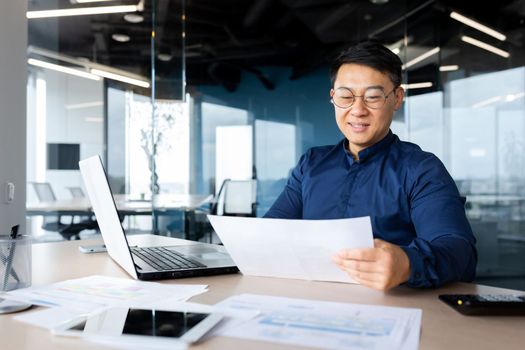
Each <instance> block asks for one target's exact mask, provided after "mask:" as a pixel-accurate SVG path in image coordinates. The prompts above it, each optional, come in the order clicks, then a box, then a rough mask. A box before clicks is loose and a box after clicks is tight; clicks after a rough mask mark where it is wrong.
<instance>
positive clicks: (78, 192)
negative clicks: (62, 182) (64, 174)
mask: <svg viewBox="0 0 525 350" xmlns="http://www.w3.org/2000/svg"><path fill="white" fill-rule="evenodd" d="M66 188H67V189H68V190H69V192H70V193H71V197H73V198H86V195H85V194H84V191H82V187H76V186H72V187H66Z"/></svg>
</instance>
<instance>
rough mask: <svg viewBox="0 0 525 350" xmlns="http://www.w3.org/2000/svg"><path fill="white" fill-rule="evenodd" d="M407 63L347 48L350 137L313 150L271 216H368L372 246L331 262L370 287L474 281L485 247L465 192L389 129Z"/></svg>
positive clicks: (343, 80) (364, 47)
mask: <svg viewBox="0 0 525 350" xmlns="http://www.w3.org/2000/svg"><path fill="white" fill-rule="evenodd" d="M401 64H402V63H401V60H400V59H399V57H398V56H397V55H395V54H394V53H392V52H391V51H390V50H388V49H387V48H385V47H384V46H382V45H380V44H376V43H372V42H364V43H360V44H357V45H355V46H353V47H350V48H349V49H347V50H345V51H343V52H342V53H341V54H340V55H339V57H338V58H337V59H336V60H335V62H334V63H333V65H332V67H331V80H332V89H331V90H330V96H331V97H332V100H331V102H332V103H333V105H334V108H335V118H336V122H337V125H338V126H339V129H340V130H341V132H342V133H343V135H344V136H345V139H344V140H342V141H341V142H339V143H338V144H336V145H334V146H323V147H314V148H311V149H310V150H308V151H307V152H306V153H305V154H304V155H303V156H302V157H301V159H300V160H299V164H298V165H297V166H296V168H295V169H294V170H293V172H292V175H291V177H290V179H289V180H288V183H287V185H286V187H285V189H284V191H283V192H282V193H281V195H280V196H279V197H278V198H277V200H276V202H275V203H274V204H273V206H272V207H271V208H270V210H269V211H268V213H266V215H265V217H271V218H288V219H336V218H348V217H360V216H370V217H371V220H372V230H373V233H374V237H375V239H374V248H367V249H343V250H341V251H340V252H339V253H338V254H336V255H335V256H334V257H332V259H333V260H334V262H335V263H336V264H337V265H338V266H339V267H340V268H341V269H342V270H344V271H346V272H347V273H348V275H350V276H351V277H352V278H353V279H354V280H356V281H358V282H359V283H361V284H363V285H365V286H369V287H371V288H375V289H378V290H387V289H390V288H393V287H395V286H397V285H400V284H402V283H406V284H407V285H409V286H412V287H431V286H440V285H442V284H443V283H446V282H450V281H472V280H473V279H474V276H475V268H476V262H477V253H476V249H475V246H474V244H475V238H474V236H473V234H472V230H471V228H470V225H469V223H468V221H467V218H466V216H465V209H464V199H463V198H461V197H460V195H459V192H458V190H457V187H456V185H455V183H454V181H453V180H452V178H451V176H450V175H449V173H448V172H447V170H446V169H445V167H444V166H443V164H442V163H441V161H440V160H439V159H438V158H437V157H436V156H434V155H433V154H431V153H428V152H424V151H422V150H421V148H419V147H418V146H417V145H414V144H412V143H408V142H403V141H400V140H399V138H398V137H397V136H396V135H394V134H393V133H392V132H391V131H390V124H391V123H392V118H393V115H394V112H395V111H396V110H397V109H399V108H400V106H401V104H402V101H403V96H404V91H403V88H402V87H401V86H400V85H401ZM342 248H344V247H342Z"/></svg>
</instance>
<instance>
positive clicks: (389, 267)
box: [332, 239, 410, 290]
mask: <svg viewBox="0 0 525 350" xmlns="http://www.w3.org/2000/svg"><path fill="white" fill-rule="evenodd" d="M332 260H333V261H334V262H335V263H336V264H337V265H338V266H339V268H341V269H342V270H343V271H345V272H347V273H348V275H350V277H352V278H353V279H354V280H355V281H356V282H359V283H361V284H362V285H365V286H368V287H371V288H374V289H377V290H388V289H390V288H393V287H396V286H398V285H400V284H401V283H404V282H406V281H408V278H409V277H410V260H409V259H408V256H407V255H406V253H405V252H404V250H403V249H401V248H400V247H399V246H397V245H395V244H391V243H388V242H385V241H383V240H381V239H374V248H362V249H344V250H341V251H340V252H339V253H337V254H336V255H334V256H333V257H332Z"/></svg>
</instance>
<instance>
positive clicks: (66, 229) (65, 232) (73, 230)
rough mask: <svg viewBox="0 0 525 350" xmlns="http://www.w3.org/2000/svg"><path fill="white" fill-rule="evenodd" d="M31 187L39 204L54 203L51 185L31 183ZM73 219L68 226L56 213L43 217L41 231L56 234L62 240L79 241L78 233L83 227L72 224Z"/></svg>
mask: <svg viewBox="0 0 525 350" xmlns="http://www.w3.org/2000/svg"><path fill="white" fill-rule="evenodd" d="M31 185H32V186H33V188H34V189H35V192H36V196H37V198H38V200H39V201H40V202H48V203H50V202H56V196H55V193H54V192H53V188H52V187H51V184H50V183H48V182H31ZM73 219H74V217H72V218H71V222H70V223H69V224H65V223H63V222H62V215H60V214H59V213H56V215H44V222H43V224H42V229H44V230H46V231H53V232H58V233H59V234H60V235H61V236H62V237H63V238H64V239H66V240H70V239H72V238H75V239H80V236H79V234H80V231H82V230H83V229H84V226H82V225H79V224H74V223H73Z"/></svg>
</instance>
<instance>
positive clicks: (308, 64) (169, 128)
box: [0, 0, 525, 290]
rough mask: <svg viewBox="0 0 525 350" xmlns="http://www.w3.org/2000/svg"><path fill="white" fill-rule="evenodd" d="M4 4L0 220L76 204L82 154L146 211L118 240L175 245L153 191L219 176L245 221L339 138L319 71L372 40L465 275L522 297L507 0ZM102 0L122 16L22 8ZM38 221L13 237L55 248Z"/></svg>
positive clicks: (215, 180) (521, 188)
mask: <svg viewBox="0 0 525 350" xmlns="http://www.w3.org/2000/svg"><path fill="white" fill-rule="evenodd" d="M7 6H8V8H7V9H6V11H4V12H3V15H2V18H3V19H5V21H4V24H3V26H2V28H1V29H2V30H0V36H1V38H2V40H1V41H0V42H1V43H2V46H1V47H0V49H1V51H2V56H4V57H5V58H6V59H5V60H4V59H3V60H2V61H3V62H0V69H1V70H0V72H2V79H1V80H2V91H3V92H4V93H3V94H2V95H3V97H0V102H1V104H2V109H3V116H2V124H3V125H6V126H8V125H10V127H5V128H4V127H2V130H1V131H0V133H1V135H2V139H3V141H2V144H1V146H2V151H1V152H2V153H1V154H0V156H1V158H2V159H1V160H2V161H3V162H4V164H15V166H14V168H23V169H22V170H23V171H22V170H13V171H14V173H13V172H10V171H11V170H10V169H9V167H7V168H4V169H3V170H2V171H1V172H0V175H1V176H0V179H1V180H2V182H3V183H4V182H6V181H9V180H10V179H12V178H13V177H15V178H16V179H17V180H16V185H17V192H16V193H17V196H18V197H17V198H20V197H19V196H22V198H24V199H25V203H23V205H20V203H19V202H18V203H16V205H14V206H13V205H12V204H11V205H10V204H6V203H3V204H2V207H3V208H5V211H6V212H8V213H9V212H11V213H12V212H13V211H15V210H16V211H24V209H23V208H24V206H26V207H27V208H28V211H27V213H28V214H31V213H30V210H29V209H30V208H31V206H32V205H33V204H34V203H37V202H38V201H39V200H44V201H53V200H56V201H60V200H68V199H70V198H73V197H74V196H82V195H85V193H82V189H83V185H82V179H81V175H80V173H79V170H78V165H77V162H78V160H79V159H84V158H86V157H89V156H93V155H97V154H98V155H100V156H101V157H102V159H103V162H104V164H105V167H106V170H107V172H108V179H109V182H110V184H111V187H112V190H113V192H114V193H115V194H118V195H128V196H129V198H131V199H136V200H137V201H142V200H144V201H148V200H149V202H148V203H153V204H151V211H150V212H149V213H148V215H127V216H126V217H124V218H123V225H124V227H125V228H126V230H127V231H128V232H129V233H130V234H132V233H134V232H149V231H151V230H155V231H157V232H158V233H159V234H163V235H170V236H174V237H180V236H181V234H182V232H183V231H184V229H185V228H184V225H188V222H187V221H185V220H184V210H180V211H171V212H170V215H162V213H160V211H159V210H158V208H157V207H156V204H155V203H156V201H155V198H156V197H158V196H163V195H185V194H199V195H216V194H218V192H219V190H220V188H221V185H222V183H223V181H224V180H225V179H231V180H255V183H256V197H255V199H253V202H254V203H255V204H256V205H255V207H254V208H255V209H254V210H255V211H254V215H257V216H262V215H264V213H265V212H266V210H267V209H268V208H269V207H270V206H271V204H272V203H273V201H274V200H275V199H276V197H277V196H278V195H279V193H280V191H281V190H282V189H283V187H284V185H285V183H286V180H287V177H288V175H289V173H290V171H291V169H292V168H293V167H294V166H295V164H296V163H297V161H298V159H299V157H300V156H301V154H303V153H304V152H305V151H306V150H307V149H308V148H309V147H312V146H317V145H326V144H334V143H336V142H338V141H339V140H340V139H341V138H342V135H341V134H340V132H339V130H338V129H337V125H336V123H335V119H334V112H333V106H332V105H331V104H330V100H329V90H330V81H329V71H328V67H329V63H330V61H331V60H332V59H333V58H334V57H335V56H336V54H337V53H338V52H339V51H341V49H343V48H345V47H347V46H348V45H350V44H353V43H356V42H358V41H362V40H366V39H373V40H377V41H379V42H381V43H383V44H385V45H386V46H387V47H388V48H390V49H391V50H392V51H393V52H395V53H396V54H398V55H399V56H400V58H401V60H402V61H403V63H404V66H403V87H404V88H405V90H406V98H405V101H404V103H403V108H401V109H400V110H399V111H398V112H397V114H396V115H395V117H394V121H393V123H392V131H393V132H394V133H395V134H397V135H398V136H399V137H400V138H401V139H402V140H405V141H410V142H414V143H416V144H418V145H419V146H421V148H423V149H424V150H427V151H430V152H433V153H434V154H436V155H437V156H438V157H439V158H440V159H441V161H442V162H443V163H444V164H445V166H446V168H447V169H448V171H449V172H450V174H451V175H452V177H453V178H454V180H455V181H456V184H457V186H458V189H459V191H460V193H461V194H462V195H463V196H465V197H466V198H467V203H466V212H467V216H468V219H469V221H470V224H471V226H472V228H473V231H474V233H475V236H476V238H477V241H478V243H477V249H478V254H479V261H478V270H477V279H476V282H477V283H481V284H488V285H494V286H500V287H508V288H513V289H521V290H525V67H524V62H525V46H524V45H525V1H524V0H502V1H499V2H497V3H493V2H479V1H462V2H454V1H437V0H428V1H416V0H396V1H394V0H390V1H388V0H358V1H345V0H253V1H245V0H220V1H216V0H186V1H183V0H141V1H139V0H129V1H128V0H123V1H112V0H107V1H103V0H99V1H96V2H89V1H86V0H29V1H28V2H27V4H24V5H20V4H10V5H7ZM26 6H27V7H26ZM109 6H110V7H113V6H127V7H124V8H122V9H123V11H127V12H118V13H111V14H108V13H103V14H92V15H82V16H61V17H56V15H55V16H51V17H41V16H43V12H40V11H45V10H54V9H62V10H69V9H76V8H86V7H109ZM10 11H12V12H13V13H14V14H18V15H21V14H23V16H24V18H25V17H26V15H25V12H26V11H27V13H28V15H27V17H28V18H27V21H23V28H22V25H21V24H18V22H17V23H15V19H16V16H9V12H10ZM479 24H481V25H482V26H479ZM9 35H13V36H12V37H10V36H9ZM14 38H16V40H15V39H14ZM15 42H16V43H15ZM20 42H23V45H21V44H20ZM22 46H23V47H22ZM8 51H11V52H12V53H11V54H7V52H8ZM4 52H6V54H4ZM20 59H22V60H23V62H22V63H21V62H20ZM21 73H22V74H21ZM15 74H18V76H16V75H15ZM26 74H27V81H26V79H25V77H26ZM7 80H9V85H7ZM26 82H27V84H26ZM22 85H24V86H22ZM25 85H26V86H25ZM8 86H9V87H8ZM11 91H13V92H14V93H16V92H22V93H23V94H24V100H23V101H24V102H25V103H26V105H25V106H22V107H19V108H18V109H16V108H15V107H13V104H16V101H20V97H18V98H14V99H13V98H12V97H11V98H10V97H9V96H12V95H10V94H11ZM13 101H15V102H13ZM22 112H25V113H24V115H21V114H22ZM13 116H16V118H23V119H24V120H23V121H12V120H11V119H10V118H13ZM22 128H23V129H24V130H23V134H22V133H21V130H22ZM22 142H23V144H22ZM13 145H15V146H13ZM15 158H16V159H15ZM20 158H23V162H21V161H20ZM20 178H23V179H25V180H24V181H22V182H20ZM42 183H45V184H48V185H47V186H48V187H47V188H51V189H52V191H53V194H49V193H48V198H47V199H46V198H44V199H42V198H39V196H38V195H37V191H36V189H37V187H38V184H42ZM3 186H4V187H5V185H4V184H3ZM79 189H80V190H79ZM84 192H85V191H84ZM49 196H50V197H49ZM151 199H153V200H151ZM18 201H20V200H18ZM200 209H202V211H203V212H206V210H207V209H208V207H206V206H203V208H200ZM36 214H38V213H36ZM58 214H60V213H59V212H57V213H56V215H55V216H54V217H55V218H57V217H58ZM9 215H10V214H7V216H6V215H4V216H2V217H3V218H4V219H5V218H7V219H9ZM7 219H6V220H4V221H6V222H7V221H9V220H7ZM84 219H85V218H82V217H75V216H67V215H66V217H62V218H61V220H63V221H64V222H67V220H73V221H74V222H79V221H81V220H84ZM48 220H50V215H46V216H42V215H32V214H31V215H27V216H26V221H25V222H24V227H25V230H26V231H27V232H28V233H30V234H32V235H33V237H34V238H35V241H37V242H38V241H52V240H62V239H64V236H63V235H60V234H59V233H58V231H57V230H53V229H49V228H50V226H47V228H48V229H43V227H44V228H45V224H46V221H48ZM199 220H203V219H202V217H201V218H200V219H199ZM200 224H201V225H200V226H199V227H200V228H201V229H203V230H204V229H205V227H206V225H204V224H203V223H202V222H201V223H200ZM7 225H8V223H4V224H3V229H5V227H7ZM192 227H195V230H196V231H197V229H196V227H197V226H192ZM96 234H97V231H96V230H94V229H91V230H90V229H86V230H83V231H82V232H80V234H79V236H80V238H89V237H92V236H93V235H96ZM192 234H193V235H194V236H193V238H195V239H198V238H201V236H202V235H201V234H200V233H199V232H192ZM66 238H70V237H66Z"/></svg>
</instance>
